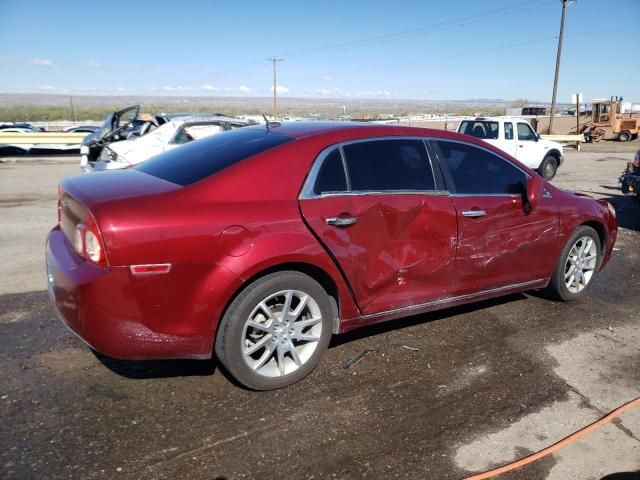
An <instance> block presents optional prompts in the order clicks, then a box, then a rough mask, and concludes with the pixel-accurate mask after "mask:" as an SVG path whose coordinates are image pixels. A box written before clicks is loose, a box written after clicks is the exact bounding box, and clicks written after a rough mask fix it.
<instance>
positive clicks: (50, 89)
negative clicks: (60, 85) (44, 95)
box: [38, 85, 56, 92]
mask: <svg viewBox="0 0 640 480" xmlns="http://www.w3.org/2000/svg"><path fill="white" fill-rule="evenodd" d="M38 88H39V89H40V90H42V91H45V92H53V91H54V90H55V89H56V87H54V86H53V85H40V86H39V87H38Z"/></svg>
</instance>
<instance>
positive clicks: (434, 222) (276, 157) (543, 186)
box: [46, 122, 617, 390]
mask: <svg viewBox="0 0 640 480" xmlns="http://www.w3.org/2000/svg"><path fill="white" fill-rule="evenodd" d="M616 233H617V224H616V220H615V211H614V210H613V208H612V207H611V205H610V204H608V203H607V202H605V201H600V200H594V199H592V198H589V197H587V196H584V195H580V194H576V193H572V192H568V191H563V190H561V189H558V188H556V187H554V186H553V185H551V184H550V183H548V182H546V181H545V180H543V179H542V178H541V177H540V176H539V175H538V174H537V173H535V172H534V171H532V170H530V169H528V168H527V167H525V166H523V165H522V164H521V163H519V162H518V161H517V160H515V159H513V158H512V157H510V156H509V155H507V154H506V153H504V152H503V151H501V150H498V149H496V148H495V147H492V146H491V145H488V144H486V143H484V142H482V141H481V140H478V139H476V138H473V137H468V136H465V135H460V134H456V133H451V132H446V131H440V130H429V129H421V128H409V127H400V126H383V125H368V124H354V123H344V122H341V123H322V122H310V123H292V124H283V125H277V124H275V125H274V124H270V125H267V126H261V127H247V128H243V129H239V130H235V131H230V132H226V133H222V134H220V135H215V136H212V137H209V138H205V139H202V140H198V141H195V142H192V143H190V144H187V145H184V146H182V147H180V148H177V149H174V150H171V151H168V152H166V153H163V154H161V155H158V156H157V157H154V158H153V159H150V160H148V161H146V162H144V163H142V164H140V165H139V166H137V167H136V168H131V169H127V170H122V171H108V172H100V173H97V174H94V175H85V176H80V177H72V178H68V179H66V180H64V181H63V182H62V183H61V185H60V189H59V205H58V225H57V226H56V227H55V228H54V229H53V230H52V231H51V233H50V234H49V236H48V240H47V253H46V258H47V275H48V283H49V292H50V296H51V299H52V301H53V304H54V305H55V307H56V310H57V312H58V314H59V316H60V318H61V319H62V320H63V322H64V323H65V324H66V325H68V326H69V327H70V328H71V329H72V330H73V331H74V332H75V333H76V334H77V335H78V336H79V337H80V338H82V339H83V340H84V341H85V342H86V343H87V344H88V345H89V346H91V348H93V349H95V350H97V351H99V352H101V353H102V354H105V355H107V356H111V357H115V358H120V359H168V358H199V359H208V358H211V357H212V355H215V356H217V358H218V360H219V361H220V362H221V363H222V364H223V365H224V367H226V369H227V371H228V372H229V373H230V374H231V375H232V376H233V377H234V378H236V379H237V380H238V381H239V382H240V383H242V384H244V385H245V386H247V387H249V388H252V389H257V390H268V389H275V388H280V387H283V386H286V385H289V384H291V383H293V382H296V381H298V380H300V379H302V378H303V377H304V376H306V375H307V374H308V373H309V372H311V370H312V369H313V368H314V367H315V366H316V365H317V363H318V362H319V360H320V358H321V357H322V355H323V353H324V352H325V350H326V349H327V346H328V344H329V340H330V338H331V336H332V335H335V334H340V333H343V332H346V331H349V330H352V329H354V328H358V327H362V326H365V325H370V324H373V323H377V322H383V321H390V320H393V319H396V318H399V317H404V316H408V315H415V314H419V313H423V312H427V311H430V310H435V309H441V308H446V307H450V306H453V305H459V304H463V303H469V302H474V301H478V300H483V299H487V298H491V297H496V296H499V295H505V294H509V293H513V292H520V291H525V290H530V289H543V288H546V289H547V291H549V292H550V293H551V294H553V295H555V296H556V297H557V298H559V299H561V300H574V299H577V298H579V297H580V296H582V295H584V294H585V291H586V290H587V289H588V287H589V286H590V285H591V284H592V283H593V281H594V277H595V275H596V274H597V272H599V271H600V270H601V269H602V268H603V267H604V266H605V265H606V264H607V262H608V261H609V258H610V256H611V252H612V250H613V245H614V243H615V240H616Z"/></svg>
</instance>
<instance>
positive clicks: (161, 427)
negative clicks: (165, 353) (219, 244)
mask: <svg viewBox="0 0 640 480" xmlns="http://www.w3.org/2000/svg"><path fill="white" fill-rule="evenodd" d="M634 143H637V142H634ZM633 148H639V146H638V145H635V147H634V146H633V145H623V146H620V145H619V144H613V143H611V144H609V143H607V144H602V145H595V146H589V147H588V149H587V150H586V151H583V152H575V151H572V150H569V151H568V152H567V161H566V163H565V165H564V167H563V168H562V169H561V170H560V171H559V173H558V176H557V177H556V179H555V180H554V183H555V184H557V185H559V186H561V187H566V188H571V189H575V190H579V191H582V192H587V193H590V194H592V195H594V196H597V197H601V198H607V199H608V200H609V201H611V202H612V203H613V204H614V206H615V207H616V210H617V212H618V217H619V221H620V225H621V227H622V229H621V231H620V234H619V239H618V243H617V245H616V251H615V252H614V257H613V260H612V262H611V263H610V265H609V266H608V267H607V268H606V269H605V270H604V271H603V272H602V273H601V274H600V275H599V277H598V278H597V279H596V281H595V283H594V285H593V288H592V289H591V290H590V293H589V295H588V297H587V298H585V299H584V301H581V302H579V303H574V304H564V303H558V302H553V301H550V300H547V299H545V298H543V297H542V296H540V295H539V294H538V293H536V292H531V293H528V294H526V295H525V294H518V295H511V296H509V297H505V298H501V299H498V300H493V301H489V302H481V303H476V304H472V305H468V306H464V307H460V308H454V309H448V310H444V311H441V312H436V313H432V314H427V315H420V316H417V317H412V318H408V319H403V320H398V321H393V322H390V323H387V324H383V325H379V326H375V327H372V328H366V329H363V330H359V331H356V332H353V333H351V334H347V335H342V336H338V337H336V338H334V341H333V343H332V347H331V348H330V350H329V352H328V353H327V355H326V356H325V358H324V360H323V362H322V363H321V364H320V366H319V367H318V368H317V369H316V370H315V371H314V372H313V373H312V374H311V375H310V376H309V377H308V378H307V379H306V380H304V381H303V382H300V383H298V384H296V385H294V386H292V387H290V388H287V389H285V390H280V391H276V392H266V393H255V392H250V391H247V390H244V389H241V388H239V387H238V386H236V385H234V384H233V383H232V382H230V381H229V380H228V379H227V378H226V377H225V376H224V374H223V373H222V372H221V371H220V370H219V369H218V368H217V367H216V365H215V362H213V361H210V362H196V361H171V362H167V361H164V362H122V361H115V360H112V359H107V358H103V357H99V356H97V355H95V354H93V353H92V352H91V351H90V350H89V349H88V348H86V347H85V346H84V344H82V343H81V342H80V341H79V340H77V339H76V338H75V337H74V336H73V335H72V334H71V333H70V332H69V331H68V330H67V329H66V328H65V327H64V326H63V325H62V324H61V323H60V321H59V320H58V319H57V318H56V316H55V314H54V312H53V309H52V308H51V307H50V305H49V302H48V298H47V293H46V282H45V274H44V271H43V262H44V259H43V255H44V239H45V236H46V233H47V231H48V230H49V228H50V227H51V226H52V225H53V224H54V223H55V218H56V196H57V191H56V184H57V183H58V181H59V180H60V179H61V178H62V177H64V176H67V175H72V174H76V173H78V172H79V167H78V162H77V160H75V159H72V160H70V161H69V162H68V163H61V162H53V163H49V162H44V161H42V160H34V161H24V160H20V161H18V162H15V163H12V162H9V163H2V164H0V219H1V220H2V226H3V228H2V230H1V231H0V245H1V246H2V248H0V338H2V339H3V340H4V341H3V342H2V343H1V344H0V417H1V418H2V422H0V478H82V479H97V478H105V479H110V478H127V479H129V478H131V479H138V478H171V479H174V478H185V479H209V480H211V479H216V478H217V479H236V478H292V479H301V478H309V479H310V478H316V479H318V478H343V479H359V478H417V479H424V478H434V479H456V478H463V477H465V476H467V475H469V474H471V473H473V472H478V471H481V470H484V469H488V468H491V467H493V466H497V465H499V464H502V463H504V462H508V461H511V460H514V459H515V458H519V457H521V456H523V455H526V454H528V453H530V452H532V451H535V450H538V449H540V448H543V447H545V446H547V445H550V444H552V443H554V442H555V441H557V440H558V439H560V438H562V437H564V436H565V435H567V434H569V433H571V432H573V431H575V430H577V429H578V428H580V427H582V426H584V425H586V424H588V423H590V422H592V421H594V420H595V419H597V418H599V417H601V416H603V415H604V414H605V413H606V412H608V411H609V410H611V409H613V408H615V407H617V406H619V405H620V404H622V403H625V402H627V401H629V400H631V399H633V398H635V397H637V396H638V395H640V368H639V367H640V347H639V345H640V328H638V325H639V319H640V315H639V314H638V311H637V309H638V307H637V305H638V303H637V298H638V294H639V293H640V276H636V273H637V272H638V270H639V267H640V255H639V254H640V248H639V247H640V234H639V233H638V231H639V230H640V209H639V208H638V207H637V206H636V205H635V204H634V203H633V202H632V201H631V200H630V199H629V198H626V197H623V196H621V194H620V191H619V190H618V189H617V177H618V176H619V174H620V173H621V171H622V170H623V168H624V165H625V163H626V162H627V161H629V160H630V159H631V158H632V157H633V153H632V151H633ZM407 347H410V348H407ZM365 350H370V353H369V354H368V355H367V356H366V357H365V358H364V359H363V360H362V361H361V362H359V363H358V364H357V365H355V366H354V367H353V368H351V369H345V368H344V365H345V364H346V363H347V362H348V361H349V360H350V359H351V358H353V357H354V356H356V355H358V354H359V353H361V352H363V351H365ZM639 472H640V409H635V410H631V411H628V412H627V413H625V414H623V415H622V416H621V417H620V418H619V419H618V420H616V421H614V422H613V423H610V424H608V425H606V426H604V427H603V428H601V429H599V430H597V431H595V432H593V433H591V434H590V435H588V436H587V437H584V438H582V439H581V440H579V441H578V442H576V443H574V444H572V445H570V446H568V447H566V448H564V449H562V450H561V451H559V452H558V453H556V454H554V455H552V456H549V457H546V458H545V459H543V460H541V461H539V462H537V463H535V464H533V465H531V466H528V467H525V468H523V469H521V470H518V471H516V472H513V473H510V474H507V475H504V476H503V477H500V478H505V479H521V478H524V479H543V478H549V479H562V480H568V479H581V480H584V479H604V478H605V477H606V479H607V480H614V479H615V480H625V479H638V478H640V473H639ZM624 473H627V475H623V474H624ZM614 474H616V475H614ZM609 475H612V476H609Z"/></svg>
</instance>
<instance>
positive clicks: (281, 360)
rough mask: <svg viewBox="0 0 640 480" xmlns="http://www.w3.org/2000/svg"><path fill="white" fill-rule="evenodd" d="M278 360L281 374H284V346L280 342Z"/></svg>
mask: <svg viewBox="0 0 640 480" xmlns="http://www.w3.org/2000/svg"><path fill="white" fill-rule="evenodd" d="M276 350H277V361H278V370H279V371H280V376H284V353H285V352H284V347H283V345H282V344H278V346H277V348H276Z"/></svg>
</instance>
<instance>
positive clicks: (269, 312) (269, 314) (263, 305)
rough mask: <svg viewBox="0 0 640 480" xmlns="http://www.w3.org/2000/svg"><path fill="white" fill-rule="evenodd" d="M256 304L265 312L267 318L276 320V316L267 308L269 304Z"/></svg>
mask: <svg viewBox="0 0 640 480" xmlns="http://www.w3.org/2000/svg"><path fill="white" fill-rule="evenodd" d="M258 306H259V307H260V308H261V309H262V311H263V312H264V313H266V314H267V317H269V320H271V321H274V322H277V321H278V319H277V318H276V316H275V315H274V314H273V311H272V310H271V309H270V308H269V306H268V305H267V304H266V303H265V302H260V304H259V305H258Z"/></svg>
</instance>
